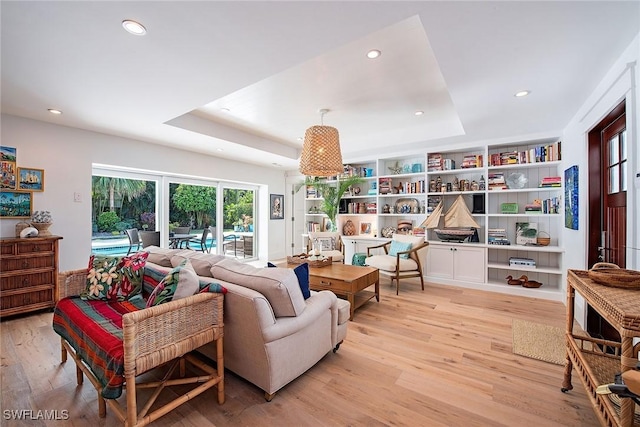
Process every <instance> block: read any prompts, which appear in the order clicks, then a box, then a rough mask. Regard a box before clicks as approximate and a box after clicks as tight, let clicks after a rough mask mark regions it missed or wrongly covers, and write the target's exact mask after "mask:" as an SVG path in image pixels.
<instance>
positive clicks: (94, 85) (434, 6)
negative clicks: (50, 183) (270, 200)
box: [0, 1, 640, 170]
mask: <svg viewBox="0 0 640 427" xmlns="http://www.w3.org/2000/svg"><path fill="white" fill-rule="evenodd" d="M0 13H1V24H2V27H1V43H2V45H1V47H2V51H1V54H2V58H1V59H2V63H1V67H2V68H1V70H2V87H1V88H2V93H1V96H2V112H3V113H8V114H12V115H17V116H23V117H28V118H32V119H36V120H43V121H47V122H52V123H58V124H61V125H64V126H71V127H77V128H81V129H87V130H93V131H97V132H102V133H107V134H113V135H118V136H123V137H128V138H134V139H139V140H143V141H148V142H152V143H158V144H163V145H168V146H174V147H179V148H183V149H187V150H193V151H197V152H202V153H207V154H211V155H215V156H219V157H225V158H234V159H239V160H243V161H248V162H251V163H256V164H264V165H267V166H270V167H276V166H273V164H277V165H279V166H277V167H280V168H283V169H286V170H292V169H297V162H298V161H297V159H298V158H299V151H300V148H301V147H302V141H300V140H298V138H299V137H300V136H302V135H303V134H304V130H305V129H306V128H307V127H309V126H310V125H313V124H317V123H319V122H320V115H319V114H318V110H319V109H320V108H328V109H330V110H331V112H330V113H329V114H327V115H326V116H325V118H324V122H325V124H328V125H331V126H335V127H336V128H338V130H339V131H340V138H341V145H342V152H343V157H344V158H345V160H348V161H351V160H357V159H358V158H364V157H371V156H372V154H371V153H374V154H373V156H377V155H385V154H388V153H392V152H402V151H416V150H427V149H428V147H429V146H430V145H439V146H440V145H444V144H453V143H462V142H469V141H483V140H487V139H503V138H507V137H520V136H525V135H533V136H540V137H546V136H550V135H553V134H556V135H557V134H559V131H560V130H561V129H562V128H564V127H565V126H566V125H567V123H568V122H569V120H570V119H571V117H572V116H573V115H574V114H575V113H576V111H577V109H578V107H579V106H580V105H581V104H582V103H583V102H584V101H585V100H586V98H587V96H588V95H589V94H590V93H591V92H592V91H593V90H594V89H595V86H596V84H597V83H598V82H599V81H600V80H601V79H602V78H603V77H604V74H605V73H606V71H607V70H608V69H609V68H610V66H611V65H612V64H613V62H614V60H615V59H616V58H617V57H618V56H619V55H620V54H621V53H622V51H623V50H624V49H625V48H626V47H627V46H628V45H629V43H631V41H632V40H633V38H634V37H635V36H636V35H637V34H638V33H639V32H640V2H637V1H624V2H615V1H585V2H582V1H568V2H558V1H546V2H523V1H513V2H484V1H470V2H459V1H434V2H430V1H423V2H400V1H387V2H384V1H376V2H365V1H346V2H338V1H331V2H329V1H324V2H311V1H298V2H275V1H262V2H244V1H234V2H214V1H209V2H207V1H200V2H183V1H172V2H165V1H159V2H154V1H140V2H92V1H91V2H90V1H86V2H84V1H79V2H57V1H42V2H37V1H34V2H26V1H25V2H20V1H2V2H1V3H0ZM124 19H134V20H137V21H138V22H141V23H142V24H144V25H145V26H146V28H147V31H148V33H147V35H145V36H143V37H137V36H132V35H130V34H128V33H126V32H125V31H124V30H123V29H122V27H121V25H120V24H121V21H122V20H124ZM369 49H380V50H381V51H382V55H381V56H380V58H378V59H375V60H370V59H368V58H366V56H365V54H366V52H367V51H368V50H369ZM521 89H528V90H531V95H530V96H528V97H525V98H515V97H514V96H513V94H514V93H515V92H516V91H518V90H521ZM48 108H57V109H60V110H62V111H63V112H64V114H63V115H61V116H53V115H51V114H49V113H48V112H47V109H48ZM222 108H228V109H229V111H223V110H222ZM416 110H422V111H424V112H425V114H423V115H422V116H416V115H414V112H415V111H416ZM3 143H4V141H3Z"/></svg>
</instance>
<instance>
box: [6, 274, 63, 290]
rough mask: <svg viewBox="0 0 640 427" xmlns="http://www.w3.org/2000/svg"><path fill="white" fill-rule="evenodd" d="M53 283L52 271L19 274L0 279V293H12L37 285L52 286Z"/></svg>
mask: <svg viewBox="0 0 640 427" xmlns="http://www.w3.org/2000/svg"><path fill="white" fill-rule="evenodd" d="M54 283H55V277H54V271H53V270H51V271H45V272H42V273H32V274H21V275H16V276H6V277H0V291H2V292H6V291H12V290H15V289H22V288H29V287H31V286H38V285H53V284H54Z"/></svg>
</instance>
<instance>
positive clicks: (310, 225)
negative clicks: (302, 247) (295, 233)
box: [307, 221, 321, 233]
mask: <svg viewBox="0 0 640 427" xmlns="http://www.w3.org/2000/svg"><path fill="white" fill-rule="evenodd" d="M317 231H321V230H320V223H318V222H315V221H309V222H307V232H309V233H315V232H317Z"/></svg>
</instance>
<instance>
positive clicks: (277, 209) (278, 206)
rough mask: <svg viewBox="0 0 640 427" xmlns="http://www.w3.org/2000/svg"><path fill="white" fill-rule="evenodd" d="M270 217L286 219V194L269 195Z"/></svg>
mask: <svg viewBox="0 0 640 427" xmlns="http://www.w3.org/2000/svg"><path fill="white" fill-rule="evenodd" d="M269 212H270V215H269V218H270V219H284V195H282V194H271V195H270V197H269Z"/></svg>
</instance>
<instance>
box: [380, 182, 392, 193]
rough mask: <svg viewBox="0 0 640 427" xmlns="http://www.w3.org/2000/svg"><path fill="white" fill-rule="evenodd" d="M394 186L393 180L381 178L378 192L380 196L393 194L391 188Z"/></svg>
mask: <svg viewBox="0 0 640 427" xmlns="http://www.w3.org/2000/svg"><path fill="white" fill-rule="evenodd" d="M392 186H393V184H392V182H391V178H380V179H379V180H378V192H379V193H380V194H389V193H391V187H392Z"/></svg>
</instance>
